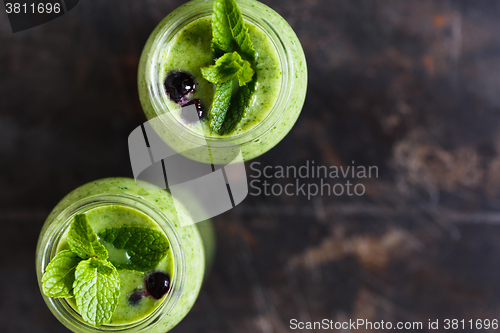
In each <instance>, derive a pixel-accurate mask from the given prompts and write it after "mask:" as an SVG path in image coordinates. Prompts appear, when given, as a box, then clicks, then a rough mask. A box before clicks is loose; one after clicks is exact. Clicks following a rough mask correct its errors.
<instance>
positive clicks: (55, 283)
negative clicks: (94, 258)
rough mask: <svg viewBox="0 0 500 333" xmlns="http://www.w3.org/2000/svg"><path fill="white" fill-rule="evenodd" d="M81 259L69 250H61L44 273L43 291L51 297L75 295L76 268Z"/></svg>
mask: <svg viewBox="0 0 500 333" xmlns="http://www.w3.org/2000/svg"><path fill="white" fill-rule="evenodd" d="M81 260H82V259H81V258H80V257H78V255H76V254H75V253H73V252H71V251H69V250H64V251H61V252H59V253H58V254H57V255H56V256H55V257H54V258H53V259H52V260H51V261H50V263H49V264H48V266H47V268H46V269H45V273H43V276H42V287H43V293H44V294H45V295H47V296H49V297H73V282H74V281H75V268H76V266H77V265H78V263H79V262H80V261H81Z"/></svg>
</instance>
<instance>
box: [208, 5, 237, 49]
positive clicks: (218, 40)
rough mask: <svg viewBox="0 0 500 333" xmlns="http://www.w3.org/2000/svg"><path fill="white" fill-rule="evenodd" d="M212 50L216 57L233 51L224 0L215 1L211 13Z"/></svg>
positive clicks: (231, 35)
mask: <svg viewBox="0 0 500 333" xmlns="http://www.w3.org/2000/svg"><path fill="white" fill-rule="evenodd" d="M212 36H213V38H212V44H211V45H212V50H213V51H214V53H215V55H216V56H217V57H220V56H222V55H223V54H224V53H227V52H231V51H233V43H234V41H233V34H232V32H231V27H230V26H229V20H228V17H227V14H226V6H225V3H224V1H215V3H214V13H213V15H212Z"/></svg>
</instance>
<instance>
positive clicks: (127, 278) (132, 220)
mask: <svg viewBox="0 0 500 333" xmlns="http://www.w3.org/2000/svg"><path fill="white" fill-rule="evenodd" d="M86 215H87V217H88V219H89V223H90V225H91V227H92V229H93V230H94V232H95V233H96V234H99V232H101V231H103V230H106V229H109V228H119V227H125V226H134V227H147V228H151V229H155V230H158V231H162V230H161V228H159V227H158V226H157V224H156V223H155V222H154V221H153V220H152V219H151V218H149V217H148V216H147V215H145V214H143V213H141V212H139V211H137V210H135V209H132V208H128V207H125V206H119V205H112V206H103V207H98V208H94V209H92V210H89V211H87V212H86ZM66 237H67V234H65V235H64V236H63V238H62V239H61V242H60V245H59V247H58V252H60V251H62V250H68V249H69V245H68V242H67V238H66ZM100 241H101V243H103V245H105V247H106V249H107V250H108V253H109V258H110V259H113V260H116V261H121V262H123V261H124V260H127V255H126V252H125V250H120V249H115V248H113V247H112V245H110V244H107V243H105V242H103V241H102V240H100ZM173 266H174V264H173V256H172V250H171V249H170V248H169V250H168V253H167V256H166V257H165V259H163V260H162V261H161V262H160V263H159V264H158V266H157V267H156V269H155V271H161V272H165V273H167V274H168V275H169V276H170V279H171V281H172V276H173V275H172V274H173ZM148 273H149V272H138V271H132V270H125V269H123V270H118V274H119V276H120V297H119V299H118V306H117V307H116V310H115V312H114V313H113V316H112V317H111V321H110V322H109V323H107V324H108V325H124V324H130V323H133V322H136V321H138V320H140V319H142V318H144V317H147V316H148V315H149V314H150V313H152V312H153V311H154V310H155V309H156V308H157V307H158V306H159V305H160V304H161V302H162V300H163V299H165V297H166V295H164V296H163V298H161V299H159V300H156V299H154V298H153V297H151V296H147V297H142V299H141V300H140V301H139V302H138V303H137V304H134V305H132V304H130V303H129V297H130V295H131V294H132V293H134V292H135V291H144V290H145V287H144V279H145V278H146V276H147V275H148ZM67 300H68V302H69V303H70V304H71V306H73V307H74V308H75V309H76V310H78V309H77V306H76V303H75V299H74V298H68V299H67Z"/></svg>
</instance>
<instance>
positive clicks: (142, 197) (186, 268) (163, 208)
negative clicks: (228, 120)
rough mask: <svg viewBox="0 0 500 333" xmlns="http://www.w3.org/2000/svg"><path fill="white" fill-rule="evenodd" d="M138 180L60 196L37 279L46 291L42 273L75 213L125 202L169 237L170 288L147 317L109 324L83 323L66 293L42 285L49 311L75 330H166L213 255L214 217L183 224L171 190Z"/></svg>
mask: <svg viewBox="0 0 500 333" xmlns="http://www.w3.org/2000/svg"><path fill="white" fill-rule="evenodd" d="M138 184H139V185H138ZM138 184H136V183H135V181H134V180H133V179H129V178H107V179H102V180H97V181H94V182H91V183H88V184H86V185H83V186H81V187H79V188H77V189H76V190H74V191H72V192H71V193H69V194H68V195H67V196H66V197H65V198H64V199H62V200H61V201H60V202H59V203H58V204H57V206H56V207H55V208H54V209H53V210H52V212H51V213H50V215H49V217H48V218H47V220H46V222H45V224H44V226H43V228H42V231H41V233H40V237H39V240H38V245H37V253H36V272H37V278H38V284H39V286H40V290H41V291H42V282H41V280H42V275H43V273H44V271H45V269H46V267H47V265H48V263H49V262H50V260H51V259H52V258H53V257H54V256H55V255H56V253H57V250H58V246H59V242H60V241H61V238H62V236H63V235H64V234H65V232H66V231H67V229H68V228H69V225H70V224H71V222H72V220H73V217H74V216H75V215H76V214H80V213H85V212H87V211H89V210H91V209H95V208H98V207H103V206H122V207H126V208H130V209H134V210H137V211H138V212H140V213H142V214H145V215H146V216H148V217H149V218H150V219H151V220H152V221H154V222H156V224H157V225H158V227H160V228H161V229H162V231H163V232H164V234H165V235H166V237H167V238H168V240H169V242H170V246H171V249H172V255H173V267H174V272H173V276H172V280H171V289H170V291H169V292H168V293H167V294H166V295H165V296H164V299H163V300H162V302H161V304H160V305H159V306H158V307H157V308H156V309H155V310H154V311H153V312H152V313H151V314H149V315H147V316H146V317H144V318H142V319H140V320H138V321H136V322H133V323H130V324H126V325H106V324H105V325H102V326H100V327H99V328H95V327H93V326H90V325H88V324H87V323H85V322H84V321H83V320H82V317H81V315H80V314H79V313H78V312H77V311H76V310H75V309H74V308H73V307H72V306H71V305H70V304H69V303H68V302H67V300H66V299H65V298H51V297H47V296H45V295H44V294H43V291H42V295H43V298H44V300H45V302H46V304H47V305H48V307H49V309H50V311H51V312H52V313H53V314H54V315H55V316H56V317H57V319H58V320H59V321H60V322H61V323H62V324H63V325H64V326H66V327H67V328H68V329H70V330H71V331H73V332H81V333H89V332H102V331H104V332H134V333H136V332H137V333H139V332H152V333H156V332H158V333H159V332H167V331H169V330H170V329H171V328H172V327H174V326H175V325H177V324H178V323H179V322H180V321H181V320H182V319H183V318H184V317H185V316H186V314H187V313H188V312H189V310H190V309H191V307H192V305H193V304H194V302H195V300H196V298H197V296H198V293H199V290H200V287H201V284H202V281H203V277H204V274H205V265H206V263H207V262H208V261H211V256H212V255H213V251H212V250H213V248H214V241H215V239H214V234H213V229H212V227H211V224H210V222H209V221H207V222H202V224H203V228H202V229H203V230H204V232H203V234H202V233H200V231H199V230H198V227H197V225H195V224H191V225H188V226H184V227H180V226H179V224H178V221H179V219H178V216H179V214H181V215H183V214H185V212H179V211H175V209H174V205H173V201H172V200H174V199H173V198H172V196H171V195H170V193H169V192H167V191H165V190H162V189H159V188H154V187H153V186H151V184H144V185H146V186H144V187H147V189H146V188H144V187H143V186H140V185H141V183H140V182H139V183H138ZM183 218H186V217H185V216H183ZM207 223H208V224H207Z"/></svg>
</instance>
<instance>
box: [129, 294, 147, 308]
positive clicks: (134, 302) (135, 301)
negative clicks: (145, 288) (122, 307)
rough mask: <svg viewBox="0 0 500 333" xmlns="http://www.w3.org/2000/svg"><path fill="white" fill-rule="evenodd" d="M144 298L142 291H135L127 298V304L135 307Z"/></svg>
mask: <svg viewBox="0 0 500 333" xmlns="http://www.w3.org/2000/svg"><path fill="white" fill-rule="evenodd" d="M143 297H144V292H142V291H135V292H133V293H132V294H130V296H129V298H128V302H129V304H131V305H137V304H139V301H140V300H141V299H142V298H143Z"/></svg>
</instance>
